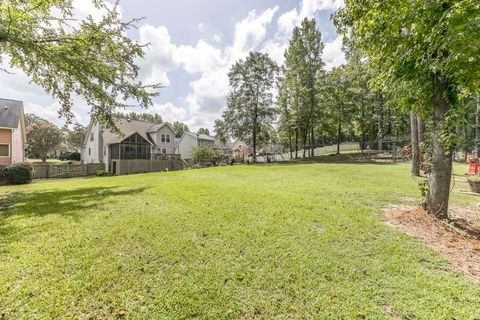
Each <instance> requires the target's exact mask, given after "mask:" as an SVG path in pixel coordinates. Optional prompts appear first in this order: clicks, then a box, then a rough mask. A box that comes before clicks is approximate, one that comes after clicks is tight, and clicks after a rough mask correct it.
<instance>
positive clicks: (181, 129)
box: [173, 121, 190, 138]
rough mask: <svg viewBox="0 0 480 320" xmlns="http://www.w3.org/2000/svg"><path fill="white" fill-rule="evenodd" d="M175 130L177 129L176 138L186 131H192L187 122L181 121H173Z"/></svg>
mask: <svg viewBox="0 0 480 320" xmlns="http://www.w3.org/2000/svg"><path fill="white" fill-rule="evenodd" d="M173 130H175V138H180V137H181V136H182V135H183V134H184V133H185V132H189V131H190V130H189V129H188V126H187V125H186V124H185V123H182V122H179V121H175V122H174V123H173Z"/></svg>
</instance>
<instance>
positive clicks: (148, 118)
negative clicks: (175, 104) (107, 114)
mask: <svg viewBox="0 0 480 320" xmlns="http://www.w3.org/2000/svg"><path fill="white" fill-rule="evenodd" d="M120 116H121V117H125V118H127V119H130V120H137V121H145V122H152V123H158V124H162V123H163V119H162V116H161V115H159V114H158V113H153V114H151V113H137V112H129V113H127V114H126V115H120Z"/></svg>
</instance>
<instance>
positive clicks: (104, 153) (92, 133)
mask: <svg viewBox="0 0 480 320" xmlns="http://www.w3.org/2000/svg"><path fill="white" fill-rule="evenodd" d="M116 126H117V128H118V129H119V130H120V133H116V132H111V131H110V130H108V129H106V128H104V127H103V126H102V125H100V124H98V123H95V122H92V123H90V125H89V127H88V131H87V135H86V136H85V141H84V147H83V148H82V161H83V162H84V163H105V170H108V171H112V172H116V170H115V169H116V166H117V165H118V162H119V161H120V160H150V159H161V158H164V157H166V156H168V155H172V154H175V131H174V129H173V127H172V125H170V124H169V123H162V124H155V123H151V122H144V121H136V120H128V119H119V120H117V121H116Z"/></svg>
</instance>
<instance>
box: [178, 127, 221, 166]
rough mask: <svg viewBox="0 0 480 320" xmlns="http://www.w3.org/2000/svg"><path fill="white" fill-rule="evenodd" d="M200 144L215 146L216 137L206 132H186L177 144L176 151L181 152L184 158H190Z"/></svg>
mask: <svg viewBox="0 0 480 320" xmlns="http://www.w3.org/2000/svg"><path fill="white" fill-rule="evenodd" d="M200 146H204V147H209V148H214V147H215V138H214V137H210V136H207V135H206V134H197V133H191V132H185V133H184V134H183V135H182V137H181V138H180V139H179V140H178V142H177V144H176V147H175V153H177V154H180V155H181V156H182V159H184V160H190V159H192V151H193V149H194V148H197V147H200Z"/></svg>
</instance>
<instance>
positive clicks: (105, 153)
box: [103, 147, 107, 156]
mask: <svg viewBox="0 0 480 320" xmlns="http://www.w3.org/2000/svg"><path fill="white" fill-rule="evenodd" d="M103 155H104V156H106V155H107V147H103Z"/></svg>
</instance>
